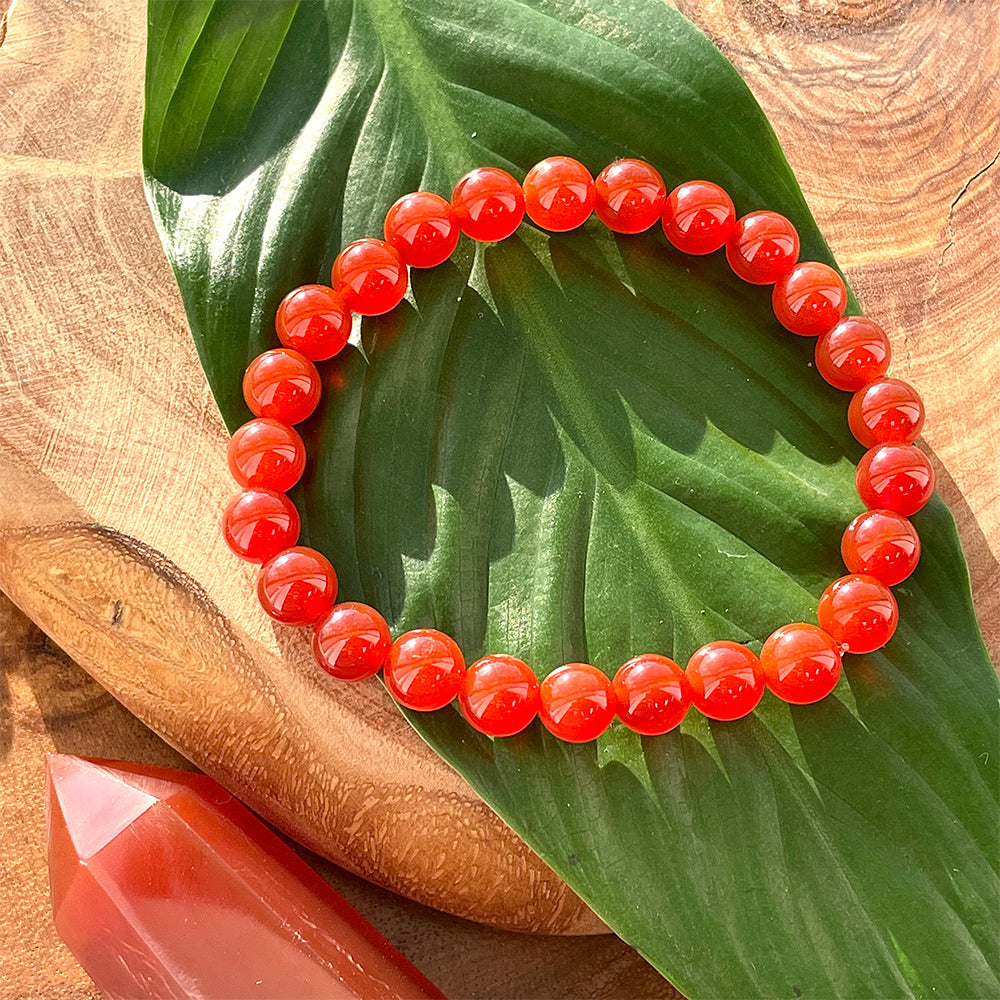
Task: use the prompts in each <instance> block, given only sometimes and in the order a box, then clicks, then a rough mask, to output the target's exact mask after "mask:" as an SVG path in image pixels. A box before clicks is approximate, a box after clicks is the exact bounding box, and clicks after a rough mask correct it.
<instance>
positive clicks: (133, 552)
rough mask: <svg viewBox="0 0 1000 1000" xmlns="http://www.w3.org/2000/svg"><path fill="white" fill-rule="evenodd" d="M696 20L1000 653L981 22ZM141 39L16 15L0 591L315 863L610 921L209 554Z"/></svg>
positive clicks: (692, 8)
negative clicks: (946, 510) (835, 283)
mask: <svg viewBox="0 0 1000 1000" xmlns="http://www.w3.org/2000/svg"><path fill="white" fill-rule="evenodd" d="M681 6H682V9H684V10H685V12H686V13H687V14H688V15H689V16H690V17H692V18H693V19H694V20H696V21H697V22H698V23H699V24H701V25H702V26H703V27H704V28H705V30H706V31H708V32H709V33H710V34H711V35H712V37H713V38H714V39H715V41H716V42H717V43H718V44H719V45H720V47H722V48H723V50H724V51H725V52H726V54H727V55H728V56H729V57H730V58H731V59H732V60H733V61H734V63H735V64H736V65H737V67H738V68H739V69H740V70H741V72H742V73H743V74H744V77H745V78H746V79H747V81H748V83H749V84H750V86H751V89H752V90H753V91H754V93H755V95H756V96H757V98H758V99H759V100H760V102H761V103H762V105H763V106H764V109H765V111H766V112H767V113H768V115H769V117H770V118H771V120H772V122H773V123H774V125H775V128H776V130H777V132H778V134H779V137H780V138H781V140H782V142H783V144H784V146H785V149H786V152H787V154H788V157H789V159H790V161H791V163H792V166H793V168H794V169H795V171H796V173H797V175H798V176H799V179H800V181H801V183H802V185H803V188H804V190H805V192H806V195H807V198H808V199H809V201H810V204H811V207H812V209H813V211H814V213H815V215H816V217H817V219H818V220H819V222H820V225H821V227H822V228H823V230H824V232H825V233H826V235H827V238H828V239H829V241H830V243H831V245H832V247H833V250H834V252H835V253H836V254H837V257H838V259H839V260H840V261H841V263H842V264H843V265H844V266H845V268H846V270H847V273H848V276H849V278H850V279H851V281H852V284H853V285H854V288H855V289H856V291H857V292H858V293H859V296H860V298H861V300H862V302H863V304H864V306H865V309H866V311H867V312H868V313H869V314H871V315H873V316H875V317H877V318H878V319H879V321H880V322H882V323H883V325H884V326H885V327H886V328H887V329H888V330H889V331H890V335H891V337H892V339H893V347H894V353H895V363H894V366H893V368H894V373H895V374H898V375H901V376H903V377H912V378H913V380H914V381H915V382H916V383H917V384H918V385H919V387H920V389H921V391H922V392H923V394H924V396H925V399H926V401H927V408H928V411H929V413H930V414H931V416H930V419H929V421H928V424H927V428H926V431H925V440H926V444H927V446H928V448H929V449H930V450H931V453H932V458H933V460H934V462H935V466H936V470H937V472H938V477H939V478H938V481H939V489H940V491H941V493H942V494H943V496H944V497H945V499H946V500H947V501H948V503H949V504H950V505H951V508H952V510H953V512H954V513H955V516H956V520H957V522H958V525H959V530H960V533H961V536H962V539H963V544H964V546H965V549H966V553H967V556H968V559H969V566H970V572H971V575H972V583H973V589H974V592H975V597H976V603H977V610H978V613H979V616H980V621H981V624H982V627H983V631H984V634H985V636H986V639H987V642H988V645H989V648H990V650H991V653H992V655H993V656H994V659H995V660H997V659H1000V569H998V555H1000V476H998V452H997V441H998V438H1000V435H998V433H997V431H998V429H1000V418H998V414H997V408H996V400H997V398H1000V337H998V335H997V332H998V331H997V321H996V316H997V315H998V314H1000V309H998V306H1000V301H998V300H1000V289H998V285H997V283H996V281H995V280H994V279H993V275H992V271H993V270H994V265H995V261H996V248H995V234H996V232H997V223H998V221H1000V219H998V214H1000V213H998V203H1000V201H998V194H997V191H998V189H997V186H996V185H995V184H994V183H992V181H993V178H994V175H995V172H996V169H997V168H996V159H997V153H998V150H1000V134H998V129H1000V125H998V122H1000V83H998V63H1000V57H998V46H1000V33H998V30H997V16H996V9H995V7H994V5H993V4H991V3H981V4H980V3H952V4H933V3H931V4H928V3H915V2H914V3H904V2H879V3H876V2H874V0H872V2H867V3H865V2H843V3H833V2H819V0H817V2H809V0H799V2H791V0H781V2H779V3H773V4H745V3H739V2H737V0H709V2H699V3H694V2H690V3H685V4H681ZM143 33H144V24H143V12H142V10H141V8H140V6H139V5H131V4H129V5H115V4H110V3H107V2H103V3H101V2H99V0H73V2H71V3H68V4H67V3H62V2H57V0H18V3H17V6H16V7H15V8H14V10H13V13H12V15H11V17H10V19H9V25H8V31H7V34H6V38H5V39H4V41H3V44H2V48H0V99H2V100H3V101H4V104H5V119H4V120H5V128H4V130H3V134H2V135H0V165H2V171H0V173H2V176H0V192H2V204H3V206H4V211H3V213H2V214H0V277H2V280H3V287H4V294H3V296H2V297H0V318H2V321H3V326H2V330H3V333H2V335H0V336H2V339H0V405H2V427H0V586H2V587H3V588H4V589H5V590H6V591H7V592H8V593H9V594H10V596H11V597H12V598H13V600H14V601H15V602H16V603H17V604H18V605H19V607H21V608H22V609H24V610H25V611H26V612H27V613H28V614H29V615H30V616H31V618H33V619H34V620H35V621H36V622H38V623H40V624H41V625H42V627H43V628H44V629H45V631H46V632H47V633H48V634H49V635H51V636H53V637H54V639H55V640H56V641H57V642H58V643H59V645H60V646H61V647H62V648H64V649H65V650H66V651H67V652H68V653H69V654H70V655H71V656H72V657H73V658H74V659H76V660H77V661H78V662H79V663H81V664H82V665H83V666H84V667H85V668H86V669H87V670H88V671H90V672H91V674H92V675H93V676H94V677H95V678H97V679H98V680H99V681H100V682H101V684H103V685H104V686H105V687H106V688H107V689H108V690H109V691H111V692H112V693H113V694H114V695H115V696H116V697H117V698H119V699H120V700H121V702H122V703H123V704H124V705H125V706H126V707H128V708H129V709H130V710H131V711H132V712H134V713H135V714H136V715H137V716H138V717H139V718H141V719H142V720H144V721H145V722H146V723H148V724H149V725H150V726H152V728H153V729H155V730H156V731H157V732H159V733H160V734H161V735H163V737H164V738H165V739H166V740H167V741H168V742H169V743H170V744H172V745H173V746H175V747H177V748H178V749H179V750H181V751H182V752H183V753H184V754H185V756H187V757H188V758H189V759H191V760H192V761H194V762H196V763H197V764H198V765H199V766H201V767H203V768H204V769H205V770H207V771H208V772H209V773H211V774H212V775H213V776H215V777H216V778H218V779H219V780H220V781H222V782H223V783H224V784H226V785H227V786H228V787H230V788H232V789H233V790H234V791H235V792H236V793H237V794H238V795H240V796H241V797H242V798H244V799H245V800H246V801H248V802H249V803H250V804H251V805H252V806H253V807H254V808H256V809H257V810H258V811H260V812H261V813H262V814H263V815H265V816H266V817H267V818H269V819H271V820H272V821H274V822H275V823H277V824H278V825H279V826H281V827H282V828H283V829H285V830H287V831H289V832H290V833H292V834H294V835H295V836H296V837H297V838H298V839H300V840H301V841H302V842H303V843H305V844H307V845H309V846H311V847H313V848H314V849H316V850H318V851H320V852H321V853H323V854H325V855H326V856H328V857H330V858H332V859H334V860H336V861H337V862H338V863H340V864H343V865H344V866H346V867H348V868H350V869H351V870H352V871H355V872H358V873H360V874H363V875H364V876H366V877H368V878H371V879H373V880H375V881H378V882H380V883H381V884H383V885H386V886H390V887H392V888H394V889H397V890H399V891H401V892H403V893H406V894H408V895H410V896H411V897H413V898H415V899H418V900H421V901H422V902H426V903H428V904H430V905H433V906H437V907H440V908H443V909H447V910H449V911H451V912H453V913H459V914H463V915H466V916H469V917H472V918H474V919H477V920H482V921H486V922H490V923H494V924H496V925H498V926H505V927H512V928H519V929H525V930H546V931H557V932H582V931H590V930H595V929H599V925H598V924H597V922H596V921H595V919H594V918H593V916H592V915H591V914H590V913H589V911H588V910H587V909H586V908H585V907H584V906H583V905H582V904H581V903H580V902H579V900H577V899H576V897H575V896H573V895H572V893H570V892H569V891H568V890H567V889H566V888H565V886H563V885H562V883H561V882H560V881H559V880H558V879H556V878H555V876H554V875H553V874H552V873H551V872H549V870H548V869H547V868H545V866H544V865H542V864H541V863H540V862H539V861H538V860H537V858H535V857H534V856H533V855H532V854H531V852H529V851H528V850H527V849H526V848H524V847H523V845H521V844H520V842H519V841H517V840H516V839H515V838H514V837H513V835H512V834H511V833H510V832H509V831H508V830H507V828H506V827H504V826H503V824H502V823H500V822H499V820H497V819H496V818H495V817H494V816H493V815H492V813H490V811H489V810H488V809H486V808H485V807H484V806H483V804H482V803H481V802H479V800H478V799H477V798H476V796H475V795H474V794H473V793H472V792H471V790H470V789H469V788H468V787H467V786H466V785H465V783H464V782H463V781H461V779H459V778H458V777H457V776H456V775H455V774H454V773H453V772H451V771H450V770H449V769H448V768H447V767H445V766H444V765H443V764H442V763H441V762H440V761H439V760H437V758H435V757H434V756H433V755H432V754H431V753H430V752H429V751H427V749H426V748H425V747H424V746H423V744H422V743H421V742H420V741H419V740H418V739H417V738H416V737H415V736H414V735H413V734H412V732H411V731H410V730H409V729H408V728H407V727H406V725H405V723H404V722H403V721H402V719H401V718H400V717H399V716H398V715H397V714H396V713H395V710H394V709H393V708H392V706H391V704H390V703H389V701H388V699H387V698H386V696H385V695H384V693H383V692H382V690H381V688H380V687H379V686H378V685H377V684H375V683H371V684H367V685H360V686H358V687H352V688H349V689H348V688H344V687H342V686H339V685H336V684H335V683H334V682H332V681H330V682H327V681H326V680H325V679H323V678H318V677H317V676H316V675H315V672H314V671H313V670H312V668H311V666H310V657H309V653H308V649H307V648H306V645H305V642H304V639H303V637H302V636H301V635H299V634H297V633H294V632H292V631H290V630H285V629H281V628H279V627H275V626H274V625H273V624H271V623H270V622H269V621H267V620H266V619H265V618H264V617H263V616H262V615H261V613H260V612H259V611H258V610H257V608H256V607H255V606H254V601H253V597H252V571H251V570H250V569H249V568H248V567H241V566H238V565H237V564H236V561H235V560H234V559H233V558H232V557H231V555H230V554H229V552H228V550H226V549H225V547H224V545H223V544H222V542H221V539H220V538H219V534H218V531H217V528H216V524H215V516H214V515H213V514H212V513H211V512H213V511H217V510H219V509H221V506H222V504H223V503H224V502H225V499H226V498H227V497H228V496H229V494H230V492H231V489H232V488H231V484H230V482H229V479H228V474H227V472H226V469H225V458H224V453H225V441H226V438H225V433H224V430H223V427H222V423H221V420H220V418H219V416H218V414H217V412H216V409H215V406H214V403H213V402H212V400H211V397H210V395H209V392H208V389H207V386H206V383H205V379H204V376H203V374H202V372H201V369H200V367H199V365H198V362H197V358H196V356H195V353H194V350H193V347H192V345H191V341H190V335H189V333H188V331H187V328H186V324H185V320H184V315H183V310H182V308H181V305H180V301H179V298H178V295H177V292H176V289H175V288H174V285H173V281H172V278H171V276H170V273H169V269H168V268H167V265H166V263H165V261H164V259H163V255H162V251H161V250H160V247H159V244H158V241H157V239H156V235H155V232H154V230H153V227H152V223H151V221H150V218H149V215H148V212H147V209H146V206H145V202H144V198H143V193H142V186H141V180H140V173H139V129H140V124H141V85H142V60H143ZM442 858H448V859H449V865H443V864H441V859H442ZM453 873H458V875H457V877H454V876H453Z"/></svg>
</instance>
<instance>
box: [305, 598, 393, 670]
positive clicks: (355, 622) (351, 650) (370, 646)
mask: <svg viewBox="0 0 1000 1000" xmlns="http://www.w3.org/2000/svg"><path fill="white" fill-rule="evenodd" d="M390 646H392V637H391V636H390V634H389V626H388V625H387V624H386V621H385V619H384V618H383V617H382V616H381V615H380V614H379V613H378V612H377V611H376V610H375V609H374V608H370V607H368V605H367V604H358V603H355V602H353V601H345V602H344V603H343V604H335V605H334V606H333V607H332V608H330V610H329V611H327V612H326V613H325V614H324V615H322V616H321V617H320V618H319V619H318V620H317V621H316V624H315V625H314V626H313V640H312V648H313V656H314V657H315V658H316V662H317V663H318V664H319V665H320V666H321V667H322V668H323V669H324V670H325V671H326V672H327V673H328V674H331V675H332V676H333V677H336V678H337V680H341V681H363V680H365V679H367V678H368V677H374V676H375V674H377V673H378V672H379V671H380V670H381V669H382V664H384V663H385V660H386V657H387V656H388V655H389V647H390Z"/></svg>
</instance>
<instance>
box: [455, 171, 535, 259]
mask: <svg viewBox="0 0 1000 1000" xmlns="http://www.w3.org/2000/svg"><path fill="white" fill-rule="evenodd" d="M451 207H452V208H453V209H454V211H455V218H456V219H457V220H458V224H459V226H460V227H461V229H462V232H463V233H465V235H466V236H469V237H471V238H472V239H474V240H479V241H480V242H481V243H494V242H496V241H497V240H504V239H506V238H507V237H508V236H510V234H511V233H513V232H514V230H515V229H517V227H518V226H519V225H520V224H521V220H522V219H523V218H524V192H523V191H522V190H521V185H520V184H518V183H517V181H516V180H515V179H514V178H513V177H511V175H510V174H508V173H507V171H506V170H501V169H500V168H499V167H477V168H476V169H475V170H470V171H469V172H468V173H467V174H466V175H465V176H464V177H463V178H461V180H459V182H458V183H457V184H456V185H455V190H454V191H453V192H452V195H451Z"/></svg>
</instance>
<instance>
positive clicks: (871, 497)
mask: <svg viewBox="0 0 1000 1000" xmlns="http://www.w3.org/2000/svg"><path fill="white" fill-rule="evenodd" d="M854 481H855V484H856V485H857V488H858V496H859V497H861V502H862V503H863V504H864V505H865V506H866V507H867V508H868V509H869V510H891V511H895V512H896V513H897V514H902V516H903V517H910V515H912V514H916V512H917V511H918V510H920V509H921V508H922V507H923V506H924V505H925V504H926V503H927V501H928V500H930V498H931V494H932V493H933V492H934V469H933V468H932V466H931V463H930V461H929V460H928V458H927V456H926V455H925V454H924V453H923V452H922V451H921V450H920V449H919V448H914V447H913V445H910V444H882V445H878V446H877V447H875V448H869V450H868V451H866V452H865V453H864V455H863V456H862V458H861V461H860V462H858V467H857V469H856V470H855V474H854Z"/></svg>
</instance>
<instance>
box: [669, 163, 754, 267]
mask: <svg viewBox="0 0 1000 1000" xmlns="http://www.w3.org/2000/svg"><path fill="white" fill-rule="evenodd" d="M662 221H663V232H664V233H665V235H666V237H667V239H668V240H669V241H670V242H671V243H672V244H673V245H674V246H675V247H677V249H678V250H681V251H683V252H684V253H690V254H706V253H714V252H715V251H716V250H718V249H719V247H721V246H723V245H725V243H726V241H727V240H728V239H729V237H730V236H731V235H732V233H733V229H734V228H735V226H736V208H735V207H734V205H733V199H732V198H730V197H729V195H728V194H727V193H726V192H725V191H724V190H723V189H722V188H720V187H719V185H718V184H713V183H712V182H711V181H685V182H684V183H683V184H678V185H677V187H675V188H674V189H673V191H671V192H670V195H669V197H668V198H667V200H666V204H665V205H664V208H663V220H662Z"/></svg>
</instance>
